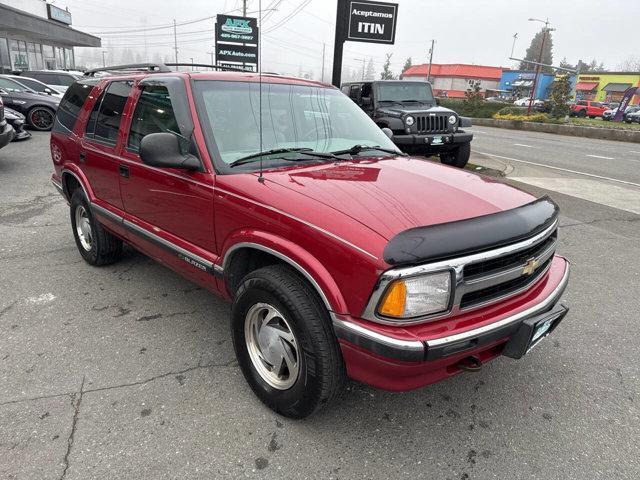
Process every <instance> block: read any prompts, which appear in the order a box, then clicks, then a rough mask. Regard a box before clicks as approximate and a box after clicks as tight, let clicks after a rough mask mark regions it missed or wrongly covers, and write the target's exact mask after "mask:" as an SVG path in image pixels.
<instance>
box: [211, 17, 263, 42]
mask: <svg viewBox="0 0 640 480" xmlns="http://www.w3.org/2000/svg"><path fill="white" fill-rule="evenodd" d="M216 41H218V42H233V43H256V44H257V43H258V25H257V22H256V19H255V18H249V17H234V16H231V15H218V19H217V23H216Z"/></svg>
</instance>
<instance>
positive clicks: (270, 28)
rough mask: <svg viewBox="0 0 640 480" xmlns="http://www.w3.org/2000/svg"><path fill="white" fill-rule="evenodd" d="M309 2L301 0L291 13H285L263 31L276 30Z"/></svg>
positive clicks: (309, 0) (309, 1) (308, 0)
mask: <svg viewBox="0 0 640 480" xmlns="http://www.w3.org/2000/svg"><path fill="white" fill-rule="evenodd" d="M309 3H311V0H303V2H302V3H301V4H300V5H298V6H297V7H296V8H294V9H293V11H292V12H291V13H289V15H287V16H286V17H284V18H283V19H281V20H280V21H279V22H278V23H276V24H275V25H272V26H271V27H269V29H268V30H266V31H265V32H264V33H271V32H273V31H274V30H277V29H278V28H280V27H281V26H282V25H284V24H286V23H287V22H289V21H290V20H291V19H292V18H293V17H295V16H296V15H298V14H299V13H300V12H301V11H302V10H303V9H304V8H305V7H306V6H307V5H309Z"/></svg>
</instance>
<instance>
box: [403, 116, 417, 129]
mask: <svg viewBox="0 0 640 480" xmlns="http://www.w3.org/2000/svg"><path fill="white" fill-rule="evenodd" d="M414 123H416V119H415V118H413V117H412V116H411V115H409V116H408V117H407V118H405V119H404V124H405V125H406V126H407V127H410V126H411V125H413V124H414Z"/></svg>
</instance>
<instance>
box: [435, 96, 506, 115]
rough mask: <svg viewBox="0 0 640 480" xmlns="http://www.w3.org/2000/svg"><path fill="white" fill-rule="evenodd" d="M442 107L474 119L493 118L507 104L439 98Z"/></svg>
mask: <svg viewBox="0 0 640 480" xmlns="http://www.w3.org/2000/svg"><path fill="white" fill-rule="evenodd" d="M438 102H439V103H440V106H442V107H444V108H450V109H451V110H453V111H454V112H456V113H457V114H458V115H462V116H463V117H474V118H491V117H492V116H493V114H494V113H496V112H497V111H498V110H500V109H502V108H504V106H505V104H504V103H500V102H487V101H485V100H482V102H479V103H477V104H473V103H469V102H465V101H464V100H458V99H454V98H439V99H438Z"/></svg>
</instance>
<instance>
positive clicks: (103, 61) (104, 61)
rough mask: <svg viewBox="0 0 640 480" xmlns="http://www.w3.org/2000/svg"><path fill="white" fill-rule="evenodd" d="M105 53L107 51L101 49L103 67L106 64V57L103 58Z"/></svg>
mask: <svg viewBox="0 0 640 480" xmlns="http://www.w3.org/2000/svg"><path fill="white" fill-rule="evenodd" d="M105 53H107V52H105V51H104V50H103V51H102V67H103V68H105V67H106V66H107V61H106V59H105V57H104V55H105Z"/></svg>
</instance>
